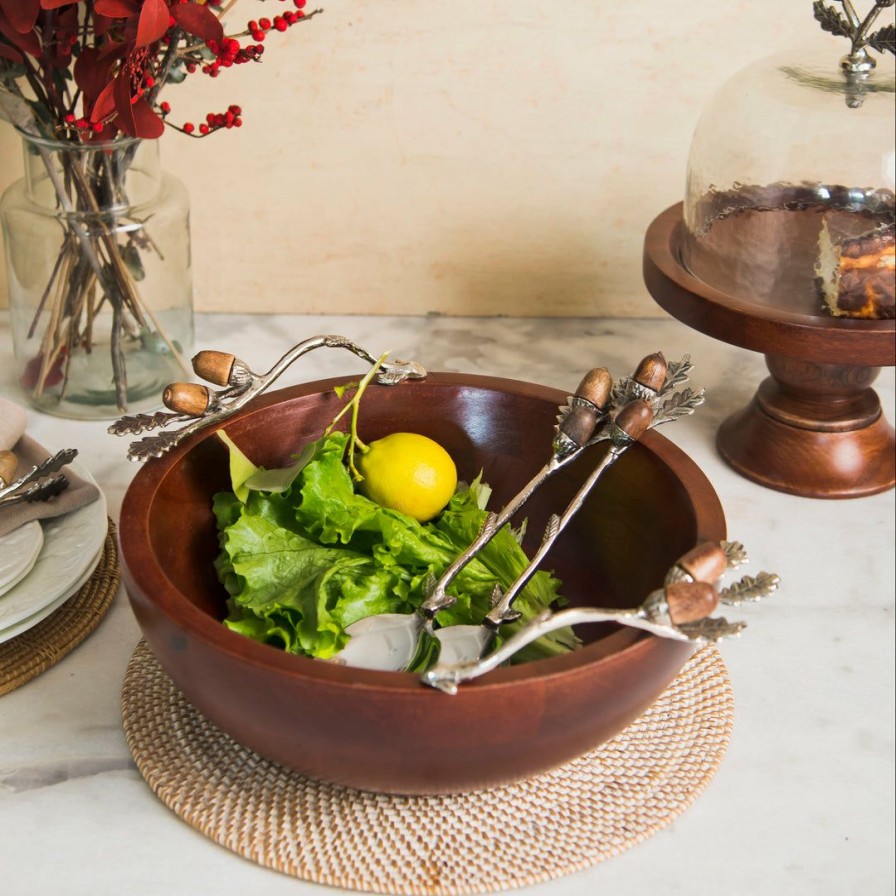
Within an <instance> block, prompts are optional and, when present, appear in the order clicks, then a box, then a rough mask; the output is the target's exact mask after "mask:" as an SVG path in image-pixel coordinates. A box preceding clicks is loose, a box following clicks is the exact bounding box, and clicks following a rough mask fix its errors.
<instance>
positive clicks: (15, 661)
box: [0, 520, 121, 695]
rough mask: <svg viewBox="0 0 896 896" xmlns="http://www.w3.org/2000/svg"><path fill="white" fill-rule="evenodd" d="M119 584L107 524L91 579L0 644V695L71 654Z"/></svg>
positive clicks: (101, 614) (112, 536)
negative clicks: (53, 608) (50, 611)
mask: <svg viewBox="0 0 896 896" xmlns="http://www.w3.org/2000/svg"><path fill="white" fill-rule="evenodd" d="M120 581H121V570H120V569H119V566H118V548H117V547H116V544H115V524H114V523H113V522H112V520H109V530H108V532H107V533H106V540H105V541H104V542H103V548H102V551H101V553H100V560H99V563H98V564H97V567H96V569H95V570H94V571H93V575H91V577H90V578H89V579H88V580H87V581H86V582H85V583H84V584H83V585H82V586H81V588H79V589H78V591H76V592H75V594H73V595H72V596H71V597H70V598H69V599H68V600H67V601H66V602H65V603H64V604H62V606H61V607H59V609H58V610H54V611H53V612H52V613H51V614H50V615H49V616H47V618H46V619H44V620H42V621H41V622H38V623H37V625H35V626H34V627H33V628H30V629H28V630H27V631H25V632H22V634H21V635H18V636H16V637H15V638H10V639H9V640H8V641H5V642H4V643H3V644H0V695H2V694H8V693H9V692H10V691H14V690H15V689H16V688H18V687H21V686H22V685H23V684H25V683H26V682H28V681H31V679H32V678H35V677H36V676H38V675H40V674H41V672H45V671H46V670H47V669H49V668H50V667H51V666H54V665H55V664H56V663H58V662H59V661H60V660H61V659H62V658H63V657H65V656H66V655H68V654H69V653H71V652H72V651H73V650H74V649H75V648H76V647H77V646H78V645H79V644H80V643H81V642H82V641H83V640H84V639H85V638H86V637H87V636H88V635H89V634H90V633H91V632H92V631H93V630H94V629H95V628H96V627H97V626H98V625H99V624H100V622H101V621H102V619H103V617H104V616H105V615H106V613H107V612H108V610H109V607H110V606H111V605H112V600H113V599H114V597H115V595H116V593H117V592H118V584H119V582H120Z"/></svg>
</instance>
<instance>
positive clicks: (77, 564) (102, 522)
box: [0, 463, 108, 644]
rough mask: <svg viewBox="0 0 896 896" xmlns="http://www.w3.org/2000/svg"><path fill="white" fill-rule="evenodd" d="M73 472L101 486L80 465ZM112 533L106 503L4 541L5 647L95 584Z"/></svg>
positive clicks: (0, 549) (0, 566)
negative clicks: (95, 573) (91, 580)
mask: <svg viewBox="0 0 896 896" xmlns="http://www.w3.org/2000/svg"><path fill="white" fill-rule="evenodd" d="M70 467H71V469H72V471H73V472H75V473H77V474H78V476H80V477H81V478H82V479H84V480H86V481H87V482H91V483H93V484H94V485H96V483H95V481H94V479H93V477H92V476H91V475H90V473H89V472H88V471H87V470H86V469H85V468H84V467H83V466H81V465H80V464H78V463H72V464H70ZM107 530H108V517H107V508H106V500H105V498H104V496H103V494H102V492H100V495H99V498H98V499H97V500H96V501H94V502H92V503H91V504H86V505H85V506H84V507H80V508H78V509H77V510H73V511H72V512H71V513H67V514H64V515H63V516H59V517H55V518H52V519H48V520H43V521H42V522H37V521H33V522H30V523H26V524H25V525H24V526H20V527H19V528H18V529H16V530H14V531H13V532H10V533H9V534H8V535H5V536H3V537H2V538H0V644H2V643H3V642H5V641H9V640H10V639H11V638H15V637H16V636H17V635H21V634H22V633H23V632H26V631H28V629H30V628H32V627H33V626H35V625H37V623H38V622H40V621H41V620H43V619H46V617H47V616H49V615H50V613H52V612H53V611H54V610H56V609H58V608H59V607H61V606H62V604H64V603H65V602H66V601H67V600H68V599H69V598H70V597H72V595H74V594H75V593H76V592H77V591H78V589H79V588H81V586H82V585H83V584H84V583H85V582H86V581H87V580H88V579H89V578H90V576H91V575H92V574H93V571H94V570H95V569H96V567H97V564H98V563H99V561H100V555H101V554H102V549H103V544H104V542H105V540H106V532H107Z"/></svg>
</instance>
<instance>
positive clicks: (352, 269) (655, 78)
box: [0, 0, 824, 316]
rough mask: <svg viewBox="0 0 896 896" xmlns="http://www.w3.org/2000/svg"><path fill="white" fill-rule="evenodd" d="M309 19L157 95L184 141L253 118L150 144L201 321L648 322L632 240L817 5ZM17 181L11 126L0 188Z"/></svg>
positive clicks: (334, 5) (575, 8)
mask: <svg viewBox="0 0 896 896" xmlns="http://www.w3.org/2000/svg"><path fill="white" fill-rule="evenodd" d="M321 5H323V6H324V7H325V12H324V14H323V15H321V16H318V17H317V18H315V19H314V20H313V21H309V22H307V23H305V24H303V25H300V26H297V27H295V28H293V29H291V31H290V32H288V33H287V34H286V35H281V34H277V33H272V34H271V35H270V36H269V38H268V40H267V41H266V55H265V57H264V62H263V64H261V65H246V66H242V67H240V68H235V69H231V70H230V71H227V72H224V74H223V75H222V77H220V78H218V79H217V80H214V81H212V80H211V79H208V78H203V77H201V76H198V75H197V76H195V77H194V78H192V79H190V80H188V81H187V82H186V83H185V84H182V85H179V86H177V87H174V88H172V89H170V90H168V91H167V94H166V97H167V99H168V100H169V102H171V104H172V106H173V107H174V111H173V113H172V115H173V117H174V118H176V119H180V120H183V119H185V118H187V117H194V119H196V118H199V117H201V116H202V115H203V114H204V113H205V112H206V111H208V110H222V109H224V108H226V106H227V104H228V103H239V104H240V105H242V107H243V110H244V118H245V124H244V126H243V127H242V128H241V129H240V130H232V131H227V132H222V133H219V134H216V135H214V136H213V137H211V138H209V139H207V140H190V139H187V138H185V137H183V136H182V135H180V134H177V133H170V134H166V135H165V136H164V137H163V138H162V139H163V146H162V152H163V162H164V165H165V167H167V168H168V169H169V170H170V171H172V172H173V173H175V174H177V175H179V176H180V177H181V178H182V179H183V180H184V181H186V183H187V185H188V187H189V191H190V195H191V201H192V209H193V254H194V263H195V283H196V306H197V308H198V309H200V310H228V311H230V310H240V311H258V312H261V311H306V312H346V313H375V314H378V313H428V312H430V313H431V312H434V313H442V314H475V315H495V314H507V315H541V314H545V315H609V314H620V315H633V316H638V315H655V314H661V312H660V311H659V310H658V308H657V307H656V306H655V305H654V304H653V302H652V301H651V299H650V297H649V296H648V295H647V293H646V291H645V289H644V287H643V285H642V281H641V245H642V239H643V234H644V230H645V228H646V227H647V225H648V224H649V222H650V221H651V220H652V219H653V217H654V216H655V215H656V214H657V213H659V212H660V211H661V210H662V209H664V208H666V207H667V206H669V205H670V204H672V203H673V202H676V201H678V200H679V199H680V198H681V195H682V192H683V187H684V169H685V163H686V159H687V151H688V145H689V142H690V135H691V132H692V130H693V127H694V125H695V123H696V121H697V117H698V115H699V113H700V110H701V109H702V108H703V106H704V104H705V103H706V102H707V100H708V98H709V97H710V96H711V94H712V93H713V92H714V91H715V90H716V89H717V88H718V87H719V86H720V85H721V84H722V83H723V81H724V80H726V79H727V78H728V77H729V76H730V75H731V74H732V73H734V72H735V71H736V70H737V69H739V68H741V67H742V66H743V65H745V64H747V63H748V62H750V61H752V60H753V59H754V58H756V57H757V56H762V55H765V54H766V53H771V52H775V51H777V50H779V49H782V48H786V47H789V46H791V45H794V44H799V43H803V42H805V41H807V40H812V39H813V38H814V37H815V34H816V32H817V31H818V29H817V26H816V25H815V24H814V22H813V21H812V10H811V2H810V0H751V2H747V0H743V2H740V0H739V2H730V0H725V2H719V0H690V2H685V0H667V2H646V0H628V2H610V0H560V2H555V3H545V2H535V0H454V2H445V0H438V2H436V0H379V2H361V0H321ZM277 6H278V4H277V3H276V2H271V0H269V2H267V3H265V4H260V3H257V2H253V0H241V2H239V3H238V4H237V5H236V7H235V9H234V10H233V12H232V13H231V16H230V21H231V23H232V25H237V24H240V23H242V22H244V21H245V20H246V19H248V18H256V17H259V16H261V15H264V14H267V15H269V16H270V15H273V14H274V13H275V12H277V9H276V7H277ZM312 6H313V2H312V0H309V6H308V8H309V9H311V8H312ZM821 39H824V38H821ZM20 171H21V161H20V158H19V148H18V143H17V140H16V138H15V137H14V135H13V134H12V133H11V131H10V129H9V127H8V126H2V127H0V187H5V186H6V184H8V183H9V182H11V181H12V180H14V179H15V178H16V177H18V176H19V175H20ZM0 290H2V292H0V304H4V303H5V302H6V289H5V285H3V286H2V287H0Z"/></svg>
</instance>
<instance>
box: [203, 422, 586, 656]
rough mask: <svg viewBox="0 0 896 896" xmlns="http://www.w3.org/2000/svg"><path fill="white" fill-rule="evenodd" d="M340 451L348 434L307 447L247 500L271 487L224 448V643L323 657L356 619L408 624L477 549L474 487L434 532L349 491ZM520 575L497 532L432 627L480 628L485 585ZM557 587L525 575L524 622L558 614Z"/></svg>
mask: <svg viewBox="0 0 896 896" xmlns="http://www.w3.org/2000/svg"><path fill="white" fill-rule="evenodd" d="M347 443H348V436H347V434H345V433H331V434H329V435H327V436H325V437H324V438H322V439H319V440H318V441H317V442H315V443H312V445H311V446H306V449H305V450H304V451H303V452H302V459H301V462H300V463H297V464H296V467H297V469H292V468H290V472H289V474H288V475H287V476H284V477H282V478H281V479H280V480H279V482H278V485H279V486H280V490H278V491H258V490H254V489H249V488H246V487H245V484H246V480H247V479H252V478H254V479H255V481H256V482H262V483H265V482H270V481H271V480H270V479H268V478H266V477H265V475H264V473H265V471H264V470H261V469H259V468H256V467H254V465H252V464H251V462H249V461H248V460H247V459H246V463H243V460H242V459H243V458H244V455H242V452H240V451H239V449H238V448H237V447H236V446H235V445H234V444H233V443H232V441H230V440H229V439H225V444H228V447H230V450H231V471H232V472H233V475H234V492H233V493H230V492H227V493H221V494H218V495H216V496H215V499H214V512H215V517H216V520H217V524H218V531H219V541H220V545H221V552H220V555H219V557H218V559H217V561H216V568H217V572H218V576H219V578H220V580H221V582H222V583H223V584H224V586H225V587H226V588H227V591H228V593H229V594H230V601H229V609H230V612H229V614H228V617H227V619H226V620H225V624H226V625H227V626H229V627H230V628H231V629H233V630H234V631H238V632H241V633H242V634H244V635H247V636H248V637H251V638H254V639H256V640H260V641H264V642H266V643H270V644H274V645H277V646H279V647H281V648H282V649H284V650H286V651H289V652H291V653H297V654H303V655H307V656H314V657H319V658H328V657H331V656H333V655H334V654H335V653H337V652H338V651H339V650H341V649H342V647H344V646H345V644H346V643H347V642H348V636H347V635H346V634H345V629H346V627H347V626H349V625H351V624H352V623H353V622H355V621H357V620H358V619H362V618H364V617H366V616H370V615H375V614H378V613H413V612H414V611H415V610H416V609H417V608H418V607H419V606H420V604H421V603H422V601H423V600H424V597H425V593H424V589H425V585H426V582H427V579H428V577H430V576H435V577H436V578H438V577H439V576H440V575H441V574H442V572H444V570H445V569H446V568H447V567H448V566H449V565H450V564H451V563H452V562H453V561H454V560H455V558H456V557H457V556H458V554H460V553H461V552H462V551H464V550H465V549H466V548H467V546H468V545H469V544H470V542H471V541H472V540H473V539H474V538H475V536H476V534H477V533H478V531H479V529H480V527H481V525H482V521H483V520H484V518H485V511H484V509H483V505H484V503H485V501H486V500H487V497H488V494H489V489H488V487H487V486H486V485H485V484H484V483H482V482H481V481H479V480H476V481H475V482H474V483H472V484H471V485H470V486H469V487H468V486H465V485H460V486H459V488H458V490H457V492H456V493H455V495H454V496H453V497H452V499H451V501H450V502H449V504H448V507H447V508H446V509H445V511H444V512H443V513H442V514H441V515H440V516H439V517H438V518H437V519H436V520H435V521H432V522H429V523H419V522H417V521H416V520H414V519H412V518H410V517H407V516H405V515H404V514H402V513H399V512H397V511H394V510H390V509H388V508H385V507H382V506H380V505H379V504H376V503H374V502H373V501H370V500H369V499H368V498H366V497H364V496H363V495H361V494H359V493H357V492H356V491H355V487H354V483H353V481H352V478H351V475H350V473H349V471H348V469H347V467H346V464H345V462H344V456H345V451H346V447H347ZM237 452H238V456H237V459H236V460H234V459H233V456H234V454H235V453H237ZM309 458H310V459H309ZM247 464H248V466H247ZM249 466H251V467H252V470H251V471H250V472H248V475H246V473H247V471H248V470H249ZM293 474H294V475H293ZM238 486H241V487H242V488H241V490H240V491H239V492H237V491H236V488H237V487H238ZM527 563H528V559H527V557H526V554H525V552H524V551H523V549H522V548H521V547H520V545H519V543H518V542H517V540H516V538H515V537H514V535H513V532H512V531H511V529H510V527H509V526H508V527H504V529H502V530H501V531H500V532H498V533H497V535H496V536H495V538H494V539H493V540H492V541H491V542H490V543H489V545H488V546H487V547H486V548H485V549H483V550H482V551H481V552H480V554H479V555H478V556H477V557H476V559H474V560H473V561H472V562H471V563H469V564H468V565H467V567H466V568H465V569H464V570H463V571H462V572H461V573H460V575H458V577H457V578H456V579H455V581H454V582H453V583H452V586H451V587H450V588H449V591H450V592H451V593H452V594H453V595H454V596H455V597H456V598H457V602H456V603H455V604H454V605H453V606H452V607H450V608H448V609H446V610H444V611H442V612H441V613H440V614H439V616H438V623H439V624H440V625H451V624H479V623H481V621H482V619H483V618H484V616H485V614H486V613H487V612H488V610H489V607H490V598H491V594H492V591H493V589H494V586H495V584H496V583H500V584H501V585H502V587H507V586H508V585H509V584H510V583H511V582H512V581H513V580H514V579H516V578H517V576H518V575H519V573H520V572H522V570H523V569H524V568H525V567H526V565H527ZM559 584H560V583H559V582H558V581H557V579H555V578H554V577H553V576H551V575H549V574H548V573H546V572H543V571H539V572H537V573H535V575H534V576H533V577H532V579H531V580H530V581H529V583H528V584H527V586H526V588H524V589H523V591H522V592H521V593H520V595H519V597H518V599H517V602H516V605H515V607H516V609H518V610H520V611H521V613H522V614H523V620H525V619H528V618H530V617H531V616H533V615H535V614H536V613H538V612H540V611H541V610H542V609H544V608H545V607H547V606H549V605H551V604H556V603H558V602H561V601H562V599H561V598H560V596H559V590H558V589H559ZM511 630H512V629H511V627H508V632H507V634H509V633H510V631H511ZM575 644H576V641H575V638H574V637H573V636H572V633H571V631H569V630H568V629H567V630H561V631H560V632H555V633H553V634H551V635H548V636H546V637H545V638H542V639H540V641H538V642H536V644H535V645H532V646H531V647H530V648H528V649H527V651H526V652H524V653H523V654H521V658H523V659H525V658H530V659H531V658H535V657H540V656H549V655H551V654H553V653H558V652H563V651H566V650H569V649H571V648H572V647H573V646H575Z"/></svg>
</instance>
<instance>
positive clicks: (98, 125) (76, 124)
mask: <svg viewBox="0 0 896 896" xmlns="http://www.w3.org/2000/svg"><path fill="white" fill-rule="evenodd" d="M62 120H63V121H64V122H65V125H66V127H68V128H69V129H70V130H75V131H81V132H82V133H87V132H89V131H92V132H93V133H94V134H99V133H101V132H102V131H103V129H104V128H105V125H104V124H103V123H102V122H101V121H88V120H87V119H86V118H76V117H75V115H74V114H73V113H72V112H68V113H66V115H64V116H63V119H62Z"/></svg>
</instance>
